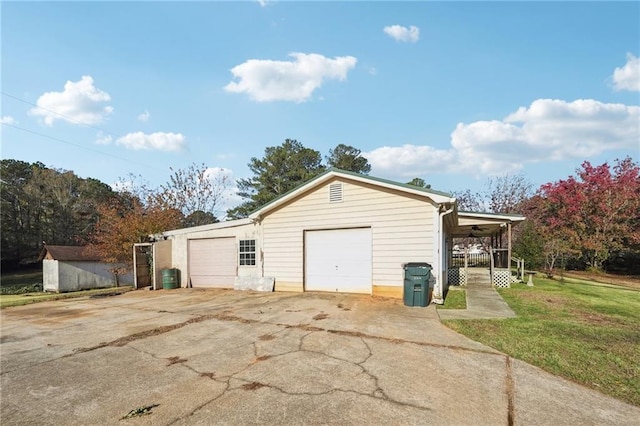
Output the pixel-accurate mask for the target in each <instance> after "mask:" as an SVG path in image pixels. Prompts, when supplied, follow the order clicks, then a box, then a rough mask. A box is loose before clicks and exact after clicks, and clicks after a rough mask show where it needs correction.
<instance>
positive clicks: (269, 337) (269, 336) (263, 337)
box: [258, 334, 276, 342]
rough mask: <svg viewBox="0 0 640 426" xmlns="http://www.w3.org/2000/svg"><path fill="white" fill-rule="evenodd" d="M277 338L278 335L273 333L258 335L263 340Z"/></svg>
mask: <svg viewBox="0 0 640 426" xmlns="http://www.w3.org/2000/svg"><path fill="white" fill-rule="evenodd" d="M275 338H276V336H274V335H273V334H263V335H262V336H258V340H262V341H263V342H264V341H267V340H273V339H275Z"/></svg>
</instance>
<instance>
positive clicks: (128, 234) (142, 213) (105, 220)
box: [89, 192, 183, 275]
mask: <svg viewBox="0 0 640 426" xmlns="http://www.w3.org/2000/svg"><path fill="white" fill-rule="evenodd" d="M98 214H99V216H100V219H99V221H98V223H97V224H96V226H95V230H94V232H93V233H92V234H91V236H90V241H91V244H90V246H89V249H90V250H91V251H92V252H94V253H96V254H98V255H99V256H100V257H101V258H102V260H103V261H105V262H108V263H111V264H113V265H114V267H113V268H112V271H113V273H114V274H116V275H120V274H123V273H126V272H128V271H130V270H131V266H132V263H133V259H132V256H133V254H132V249H133V244H134V243H142V242H147V241H149V235H152V234H157V233H160V232H163V231H166V230H168V229H176V228H179V227H180V225H181V221H182V219H183V215H182V213H181V212H180V211H179V210H178V209H175V208H168V207H166V206H163V205H162V204H160V203H158V202H154V201H153V199H151V198H149V199H148V200H147V203H146V204H145V203H143V202H142V201H141V200H140V198H139V197H137V196H135V195H132V194H131V193H129V192H122V193H119V194H117V195H116V196H114V197H112V198H111V199H110V200H109V201H108V202H105V203H103V204H101V205H100V206H99V207H98Z"/></svg>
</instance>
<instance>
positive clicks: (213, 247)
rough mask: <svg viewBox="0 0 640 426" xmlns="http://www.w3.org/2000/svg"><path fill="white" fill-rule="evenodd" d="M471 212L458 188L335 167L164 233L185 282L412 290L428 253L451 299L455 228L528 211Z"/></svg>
mask: <svg viewBox="0 0 640 426" xmlns="http://www.w3.org/2000/svg"><path fill="white" fill-rule="evenodd" d="M460 215H461V217H462V216H463V213H460ZM465 215H466V216H464V218H466V219H465V220H464V221H463V222H464V223H462V222H461V223H459V220H458V219H459V217H458V211H457V207H456V200H455V198H453V197H452V196H451V195H450V194H446V193H442V192H438V191H433V190H430V189H425V188H420V187H416V186H412V185H405V184H401V183H397V182H392V181H388V180H385V179H378V178H374V177H371V176H364V175H360V174H357V173H351V172H346V171H342V170H336V169H331V170H328V171H326V172H325V173H323V174H321V175H319V176H317V177H316V178H314V179H312V180H310V181H308V182H306V183H305V184H303V185H301V186H299V187H298V188H296V189H294V190H293V191H291V192H289V193H287V194H285V195H283V196H281V197H280V198H277V199H275V200H273V201H272V202H270V203H268V204H266V205H264V206H263V207H261V208H260V209H258V210H256V211H254V212H253V213H251V214H250V215H249V217H248V218H246V219H240V220H234V221H229V222H222V223H216V224H212V225H205V226H199V227H194V228H187V229H178V230H175V231H168V232H164V233H163V235H162V238H163V239H170V240H172V258H173V263H174V265H173V266H174V267H175V268H178V269H180V270H181V271H182V275H181V276H182V283H181V285H182V286H183V287H186V286H193V287H218V288H232V287H233V288H242V289H247V288H248V289H262V290H266V291H269V290H270V289H271V288H275V290H276V291H326V292H348V293H362V294H373V295H379V296H387V297H395V298H402V296H403V287H404V268H403V265H404V264H406V263H412V262H421V263H424V262H426V263H428V264H430V265H431V267H432V269H431V275H432V276H431V277H430V279H429V282H431V283H433V284H434V288H433V294H434V299H435V300H436V301H437V302H438V303H441V302H442V300H443V299H442V295H443V294H444V291H445V289H446V288H445V286H446V284H447V280H446V278H447V270H448V269H449V267H448V262H449V260H450V258H449V255H448V252H449V251H450V250H451V248H452V247H453V244H452V238H453V236H461V235H464V236H466V235H468V234H469V233H470V232H471V231H469V230H468V229H467V228H465V226H467V227H468V226H469V224H482V229H484V228H487V229H486V230H485V231H483V232H486V235H487V236H489V235H492V236H496V235H498V234H499V235H500V237H501V236H502V232H503V231H502V230H503V229H504V230H507V231H508V232H509V233H510V230H511V224H512V223H516V222H518V221H522V220H524V218H523V217H521V216H513V215H512V216H505V215H498V216H495V215H494V216H492V218H493V219H495V220H494V222H495V223H494V222H491V226H490V227H489V226H488V225H486V220H485V221H484V222H483V221H482V217H480V216H477V215H474V214H472V213H465ZM485 216H486V214H485ZM470 229H476V228H470ZM465 232H466V233H465ZM503 251H504V252H505V254H508V253H509V252H508V251H507V250H503ZM506 258H508V256H507V257H506ZM185 272H186V273H185ZM265 282H266V283H267V284H268V285H264V284H265ZM272 286H273V287H272Z"/></svg>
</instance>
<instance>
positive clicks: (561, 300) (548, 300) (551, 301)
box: [518, 291, 570, 307]
mask: <svg viewBox="0 0 640 426" xmlns="http://www.w3.org/2000/svg"><path fill="white" fill-rule="evenodd" d="M518 297H519V298H521V299H525V300H530V301H534V302H541V303H543V304H545V305H551V306H558V307H560V306H564V305H566V304H567V303H569V302H570V299H569V298H567V297H565V296H557V295H553V294H546V293H537V292H533V291H528V292H525V291H523V292H519V293H518Z"/></svg>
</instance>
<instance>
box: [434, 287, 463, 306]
mask: <svg viewBox="0 0 640 426" xmlns="http://www.w3.org/2000/svg"><path fill="white" fill-rule="evenodd" d="M436 307H437V308H438V309H467V292H466V291H465V289H463V288H460V287H449V290H448V291H447V296H446V297H445V298H444V305H436Z"/></svg>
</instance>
